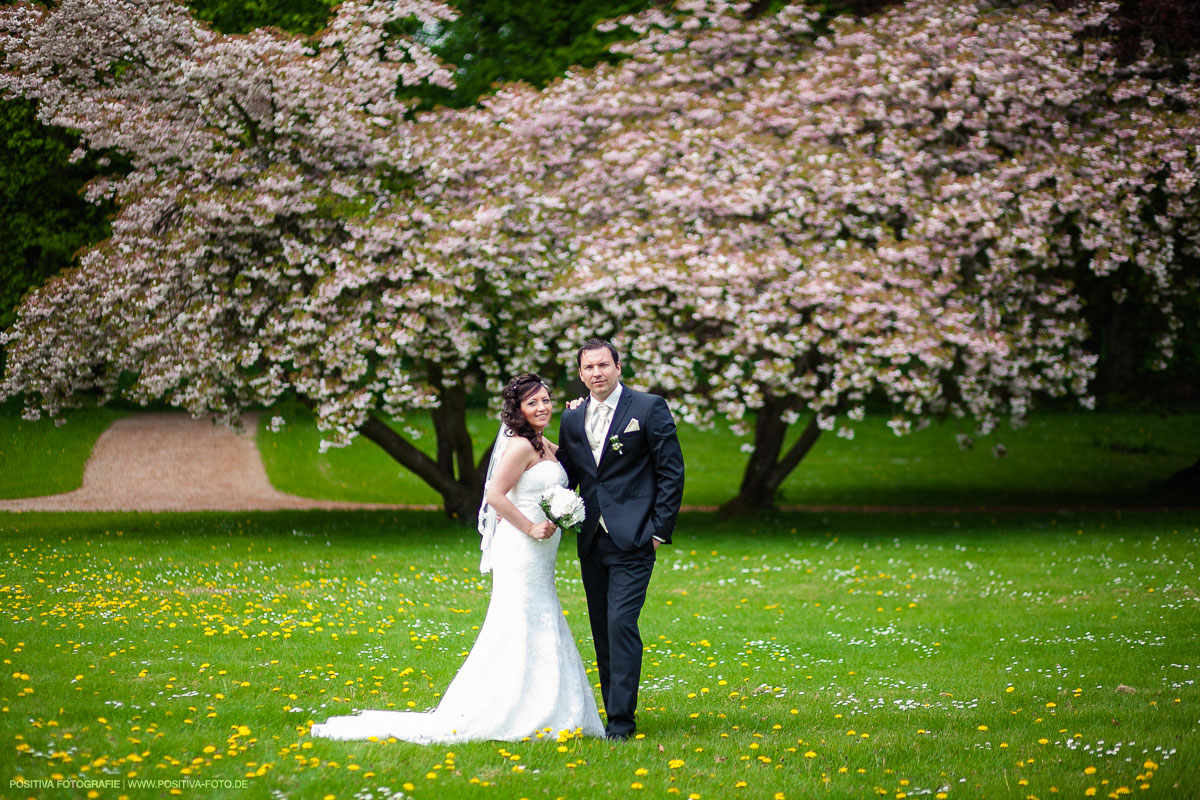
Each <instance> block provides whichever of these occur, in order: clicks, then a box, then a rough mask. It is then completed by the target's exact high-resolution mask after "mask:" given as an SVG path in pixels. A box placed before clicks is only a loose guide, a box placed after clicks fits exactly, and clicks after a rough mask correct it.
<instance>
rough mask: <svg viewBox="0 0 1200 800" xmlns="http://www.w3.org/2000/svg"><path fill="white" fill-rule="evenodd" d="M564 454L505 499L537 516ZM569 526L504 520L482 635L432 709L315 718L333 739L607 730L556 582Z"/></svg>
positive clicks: (511, 737)
mask: <svg viewBox="0 0 1200 800" xmlns="http://www.w3.org/2000/svg"><path fill="white" fill-rule="evenodd" d="M566 483H567V476H566V472H565V471H564V470H563V468H562V465H560V464H559V463H558V462H557V461H539V462H538V463H537V464H534V465H533V466H532V467H530V468H529V469H528V470H526V471H525V473H524V474H523V475H521V477H520V479H519V480H518V481H517V484H516V486H514V487H513V488H512V490H510V491H509V493H508V498H509V499H510V500H512V501H513V503H514V504H515V505H516V506H517V508H519V509H520V510H521V513H523V514H524V515H525V516H526V517H528V518H529V519H530V520H531V521H533V522H541V521H543V520H545V519H546V515H545V513H544V512H543V511H542V509H541V507H540V506H539V505H538V500H539V499H540V498H541V496H542V493H543V492H544V491H545V490H546V489H547V488H548V487H550V486H552V485H556V484H557V485H559V486H566ZM561 539H562V531H561V530H560V531H555V532H554V535H553V536H552V537H550V538H549V539H540V540H539V539H531V538H530V537H528V536H526V535H525V534H524V533H522V532H521V531H519V530H517V529H516V528H515V527H513V526H512V525H510V524H509V523H507V522H505V521H503V520H501V521H500V522H499V524H498V525H497V526H496V531H495V535H494V538H493V540H492V542H491V545H490V561H491V566H492V599H491V602H490V603H489V604H488V610H487V616H486V618H485V619H484V621H483V626H482V627H481V628H480V630H479V637H478V638H477V639H476V640H475V645H474V647H472V648H471V653H470V655H468V656H467V660H466V661H465V662H463V665H462V668H461V669H460V670H459V671H458V675H456V676H455V677H454V680H453V681H451V683H450V686H449V687H447V689H446V693H445V695H443V697H442V700H441V702H440V703H439V704H438V707H437V708H436V709H434V710H433V711H427V712H413V711H363V712H362V713H360V714H356V715H354V716H347V717H331V718H330V719H329V720H328V721H326V722H325V723H323V724H317V725H313V728H312V735H313V736H321V737H326V738H330V739H366V738H368V737H371V736H375V737H378V738H379V739H387V738H388V737H395V738H397V739H402V740H404V741H408V742H417V743H420V744H427V743H431V742H441V743H447V744H449V743H453V742H466V741H483V740H499V741H519V740H521V739H523V738H525V737H527V736H536V735H537V734H538V733H539V732H542V733H546V734H547V735H548V736H551V737H553V736H555V735H557V734H558V733H559V732H560V731H563V730H568V731H572V732H574V731H576V730H581V731H582V733H583V735H585V736H597V737H603V736H604V725H603V724H601V722H600V715H599V713H598V712H597V710H596V698H595V695H593V694H592V687H591V684H590V683H589V682H588V677H587V674H586V673H585V671H584V667H583V661H582V660H581V659H580V657H579V649H578V648H577V647H576V646H575V639H574V638H573V637H572V636H571V630H570V628H569V627H567V621H566V619H564V618H563V614H562V606H560V605H559V602H558V593H557V591H555V588H554V561H555V557H556V555H557V553H558V544H559V541H560V540H561Z"/></svg>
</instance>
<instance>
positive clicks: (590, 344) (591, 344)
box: [575, 338, 621, 369]
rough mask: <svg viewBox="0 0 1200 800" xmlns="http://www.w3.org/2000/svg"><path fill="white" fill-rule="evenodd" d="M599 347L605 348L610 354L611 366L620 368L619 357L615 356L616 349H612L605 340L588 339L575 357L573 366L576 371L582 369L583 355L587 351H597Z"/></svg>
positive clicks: (610, 343)
mask: <svg viewBox="0 0 1200 800" xmlns="http://www.w3.org/2000/svg"><path fill="white" fill-rule="evenodd" d="M601 347H607V348H608V352H610V353H612V360H613V364H614V365H616V366H618V367H619V366H621V356H619V355H617V348H615V347H613V343H612V342H610V341H608V340H607V339H595V338H593V339H588V340H587V341H586V342H584V343H583V347H581V348H579V355H578V356H576V357H575V366H576V368H578V369H583V354H584V353H586V352H588V351H589V350H599V349H600V348H601Z"/></svg>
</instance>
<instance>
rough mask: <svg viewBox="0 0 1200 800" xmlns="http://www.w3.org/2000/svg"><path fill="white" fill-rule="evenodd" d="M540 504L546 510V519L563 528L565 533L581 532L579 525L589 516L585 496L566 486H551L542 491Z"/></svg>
mask: <svg viewBox="0 0 1200 800" xmlns="http://www.w3.org/2000/svg"><path fill="white" fill-rule="evenodd" d="M538 505H540V506H541V507H542V511H545V512H546V519H548V520H550V521H551V522H553V523H554V524H555V525H557V526H558V527H560V528H562V529H563V532H565V533H579V526H581V525H582V524H583V518H584V517H585V516H587V509H586V508H584V505H583V498H582V497H580V496H579V494H578V493H576V492H573V491H571V490H570V489H568V488H566V487H565V486H551V487H550V488H549V489H547V490H546V491H544V492H542V499H541V500H540V501H538Z"/></svg>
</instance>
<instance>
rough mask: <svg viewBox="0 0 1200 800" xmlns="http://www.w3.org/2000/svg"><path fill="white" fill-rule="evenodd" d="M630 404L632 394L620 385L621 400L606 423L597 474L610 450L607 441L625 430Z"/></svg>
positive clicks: (610, 447)
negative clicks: (606, 428)
mask: <svg viewBox="0 0 1200 800" xmlns="http://www.w3.org/2000/svg"><path fill="white" fill-rule="evenodd" d="M632 402H633V392H631V391H630V390H629V387H628V386H625V385H624V384H622V386H621V399H620V400H618V401H617V410H616V411H614V412H613V416H612V419H611V420H610V421H609V423H608V430H607V431H606V432H605V434H604V442H603V443H602V444H601V450H600V463H599V464H597V465H596V471H597V472H599V471H600V468H601V467H603V466H604V460H605V459H606V458H608V454H609V452H610V451H611V450H612V446H611V445H610V444H609V443H608V440H609V439H610V438H611V437H612V435H613V434H614V433H620V432H621V431H622V430H624V429H625V422H626V420H627V419H628V418H629V406H630V404H631V403H632Z"/></svg>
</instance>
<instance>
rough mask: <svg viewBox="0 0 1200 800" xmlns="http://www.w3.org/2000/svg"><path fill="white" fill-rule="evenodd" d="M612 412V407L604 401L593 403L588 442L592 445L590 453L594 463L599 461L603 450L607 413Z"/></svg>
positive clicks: (606, 429)
mask: <svg viewBox="0 0 1200 800" xmlns="http://www.w3.org/2000/svg"><path fill="white" fill-rule="evenodd" d="M610 413H612V409H611V408H609V407H608V406H607V405H606V404H604V403H595V404H593V409H592V418H591V420H590V421H589V422H590V424H589V425H588V444H590V445H591V446H592V455H593V456H595V458H596V463H597V464H599V463H600V456H601V454H602V453H603V452H604V434H605V433H606V432H607V431H608V415H609V414H610Z"/></svg>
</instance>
